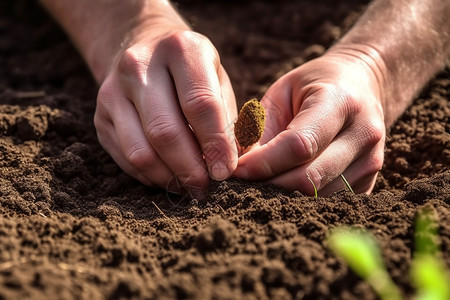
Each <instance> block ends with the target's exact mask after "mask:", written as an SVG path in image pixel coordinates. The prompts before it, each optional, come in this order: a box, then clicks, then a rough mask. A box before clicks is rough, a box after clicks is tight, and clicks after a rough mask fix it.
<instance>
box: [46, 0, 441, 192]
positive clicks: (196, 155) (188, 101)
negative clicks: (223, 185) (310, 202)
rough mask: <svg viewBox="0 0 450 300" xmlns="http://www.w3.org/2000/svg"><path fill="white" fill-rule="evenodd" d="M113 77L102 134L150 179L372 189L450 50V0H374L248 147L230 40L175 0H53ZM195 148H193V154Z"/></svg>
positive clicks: (277, 101) (100, 114)
mask: <svg viewBox="0 0 450 300" xmlns="http://www.w3.org/2000/svg"><path fill="white" fill-rule="evenodd" d="M40 1H41V3H42V4H43V5H44V6H45V7H46V8H47V9H48V11H49V12H50V13H51V14H52V15H53V16H54V17H55V19H56V20H57V21H58V22H59V23H60V24H61V26H62V27H63V28H64V29H65V30H66V32H67V33H68V35H69V36H70V37H71V39H72V40H73V42H74V44H75V45H76V46H77V48H78V50H79V51H80V53H81V54H82V55H83V57H84V59H85V60H86V62H87V64H88V66H89V67H90V69H91V71H92V73H93V75H94V77H95V78H96V80H97V82H98V84H99V85H100V89H99V93H98V98H97V109H96V113H95V119H94V123H95V126H96V129H97V134H98V138H99V141H100V143H101V144H102V146H103V147H104V148H105V150H106V151H107V152H108V153H109V154H110V155H111V156H112V158H113V159H114V160H115V162H116V163H117V164H118V165H119V166H120V167H121V168H122V169H123V170H124V171H125V172H127V173H128V174H130V175H131V176H133V177H134V178H136V179H137V180H139V181H141V182H142V183H144V184H146V185H149V186H156V187H163V188H166V189H168V190H171V191H176V192H180V191H183V189H185V190H187V191H188V192H190V194H191V196H193V197H203V196H202V195H204V194H203V193H202V191H205V190H206V189H207V187H208V184H209V182H210V179H211V178H213V179H216V180H224V179H226V178H229V177H230V176H232V175H234V176H237V177H240V178H243V179H249V180H262V181H266V182H271V183H275V184H278V185H280V186H282V187H284V188H286V189H289V190H300V191H301V192H304V193H307V194H311V195H312V194H313V193H314V191H313V188H312V185H311V183H310V182H309V181H308V178H310V179H311V180H312V181H313V182H314V184H315V185H316V187H317V188H318V190H319V193H320V194H321V195H327V194H329V193H331V192H334V191H336V190H339V189H342V188H343V185H342V182H341V180H340V178H339V177H340V174H344V175H345V178H347V180H348V181H349V183H350V185H351V186H352V187H353V189H354V190H355V192H359V193H370V192H371V190H372V188H373V186H374V183H375V179H376V175H377V172H378V171H379V170H380V168H381V167H382V165H383V155H384V143H385V138H386V128H388V127H389V126H390V125H391V124H392V123H393V122H394V121H395V119H396V118H397V117H398V116H399V115H400V114H401V113H402V112H403V111H404V109H405V108H406V107H407V106H408V104H409V103H410V101H411V100H412V98H413V97H414V96H415V95H416V94H417V92H418V91H419V90H420V89H421V88H422V87H423V86H424V85H425V84H426V82H427V81H428V80H429V79H431V77H432V76H433V75H434V74H435V73H436V72H438V71H439V70H441V69H442V68H443V67H444V65H445V62H446V61H447V60H448V58H449V57H450V33H449V30H450V18H448V16H449V15H450V2H449V1H448V0H374V1H373V2H372V3H371V5H370V6H369V7H368V9H367V10H366V12H365V13H364V14H363V15H362V17H361V18H360V20H359V21H358V22H357V23H356V24H355V26H354V27H353V28H352V29H351V30H350V31H349V32H348V33H347V34H346V35H345V36H344V37H343V38H342V39H341V40H340V41H338V42H337V43H336V44H335V45H334V46H333V47H332V48H330V49H329V50H328V51H327V52H326V53H325V54H324V55H323V56H321V57H319V58H317V59H314V60H312V61H309V62H307V63H305V64H304V65H302V66H300V67H298V68H296V69H294V70H292V71H291V72H289V73H288V74H285V75H284V76H283V77H281V78H280V79H279V80H277V81H276V82H275V83H273V85H272V86H271V87H270V88H269V89H268V91H267V93H266V94H265V95H264V96H263V98H262V100H261V104H262V105H263V106H264V108H265V110H266V127H265V130H264V134H263V136H262V138H261V140H260V142H259V143H258V144H257V145H256V146H253V147H251V148H250V149H249V151H248V152H246V153H245V154H244V155H242V156H241V157H239V158H238V149H237V147H236V143H235V136H234V132H233V130H232V129H231V128H232V126H231V125H232V124H233V123H234V121H235V120H236V117H237V108H236V103H235V98H234V92H233V89H232V87H231V84H230V80H229V78H228V75H227V73H226V71H225V69H224V68H223V66H222V65H221V63H220V57H219V54H218V52H217V50H216V49H215V48H214V46H213V45H212V44H211V42H210V41H209V39H208V38H206V37H205V36H203V35H201V34H198V33H196V32H193V31H192V29H191V28H190V27H189V26H188V25H187V24H186V22H185V21H184V20H183V18H182V17H181V16H180V15H179V14H178V13H177V11H176V10H175V9H174V8H173V7H172V5H171V4H170V2H168V1H166V0H135V1H122V0H98V1H90V0H78V1H69V0H40ZM180 154H182V155H180Z"/></svg>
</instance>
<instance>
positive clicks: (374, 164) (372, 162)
mask: <svg viewBox="0 0 450 300" xmlns="http://www.w3.org/2000/svg"><path fill="white" fill-rule="evenodd" d="M383 162H384V152H383V151H376V152H375V153H374V154H373V155H372V156H371V157H370V159H369V161H368V165H369V166H368V170H369V172H368V173H370V174H374V173H378V172H379V171H380V170H381V169H382V168H383Z"/></svg>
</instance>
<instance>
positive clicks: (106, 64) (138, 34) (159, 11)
mask: <svg viewBox="0 0 450 300" xmlns="http://www.w3.org/2000/svg"><path fill="white" fill-rule="evenodd" d="M142 2H143V4H142V7H141V8H140V9H139V10H135V11H129V12H128V18H127V20H126V21H125V20H119V21H115V20H114V19H115V18H116V17H117V15H116V13H115V12H114V11H113V12H112V13H109V15H108V16H107V17H105V18H104V20H103V22H104V23H103V24H100V26H98V25H99V24H95V25H96V28H100V29H99V30H97V33H92V36H91V37H89V40H87V41H86V43H82V44H81V45H80V46H79V48H80V51H81V53H82V54H83V56H84V57H85V60H86V62H87V64H88V66H89V68H90V69H91V72H92V73H93V75H94V77H95V79H96V81H97V82H98V83H99V84H101V83H102V82H103V80H104V79H105V77H106V76H107V74H108V73H109V71H110V70H111V68H113V67H114V65H115V62H116V60H117V59H118V58H119V57H120V55H121V54H122V53H123V51H125V50H126V49H127V48H129V47H131V46H132V45H134V44H136V43H138V42H139V41H141V40H144V39H145V40H147V41H149V42H152V41H155V40H157V39H158V38H161V37H163V36H165V35H167V34H169V33H170V32H173V31H176V30H190V27H189V26H188V25H187V24H186V22H185V21H184V20H183V18H182V17H181V16H180V15H179V14H178V12H177V11H176V10H175V9H174V8H173V7H172V5H171V4H170V3H169V2H168V1H147V2H146V1H142ZM148 2H150V4H148ZM111 24H114V25H113V26H111ZM93 40H95V42H93Z"/></svg>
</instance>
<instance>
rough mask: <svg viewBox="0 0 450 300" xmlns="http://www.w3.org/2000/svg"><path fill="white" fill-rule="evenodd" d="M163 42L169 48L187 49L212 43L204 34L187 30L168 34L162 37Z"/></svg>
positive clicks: (190, 49)
mask: <svg viewBox="0 0 450 300" xmlns="http://www.w3.org/2000/svg"><path fill="white" fill-rule="evenodd" d="M164 44H165V45H166V46H168V47H169V48H170V49H177V50H189V51H192V50H195V49H199V48H201V47H203V46H204V45H206V44H208V45H212V43H211V42H210V40H209V39H208V38H207V37H205V36H204V35H202V34H199V33H197V32H193V31H188V30H182V31H175V32H173V33H171V34H169V35H168V36H166V38H165V39H164Z"/></svg>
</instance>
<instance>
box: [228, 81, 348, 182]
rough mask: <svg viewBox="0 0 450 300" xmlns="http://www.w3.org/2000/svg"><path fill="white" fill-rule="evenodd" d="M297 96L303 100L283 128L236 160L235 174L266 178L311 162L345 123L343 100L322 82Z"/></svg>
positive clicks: (246, 177)
mask: <svg viewBox="0 0 450 300" xmlns="http://www.w3.org/2000/svg"><path fill="white" fill-rule="evenodd" d="M301 96H302V97H305V98H306V100H305V101H304V102H303V104H302V106H301V107H300V108H294V112H295V110H296V109H299V110H300V112H299V113H298V114H296V115H295V117H294V119H293V120H292V121H291V123H290V124H289V125H288V126H287V128H286V130H284V131H282V132H281V133H280V134H278V135H277V136H275V137H274V138H273V139H272V140H270V141H268V142H267V143H266V144H264V145H262V146H261V147H259V148H256V149H254V150H252V151H250V152H248V153H246V154H245V155H243V156H242V157H241V158H240V159H239V165H238V168H237V170H236V172H235V174H236V175H237V176H238V177H242V178H245V179H251V180H257V179H266V178H270V177H273V176H276V175H277V174H281V173H282V172H285V171H287V170H289V169H291V168H293V167H295V166H298V165H301V164H304V163H306V162H308V161H311V160H312V159H314V158H315V157H316V156H317V155H318V154H319V153H320V152H321V151H322V150H323V149H325V148H326V147H327V146H328V145H329V144H330V143H331V142H332V141H333V139H334V138H335V137H336V135H337V134H338V133H339V132H340V131H341V130H342V129H343V127H344V126H345V125H346V124H345V123H346V121H347V117H346V116H347V115H348V114H349V112H348V111H347V110H346V108H345V102H346V99H345V96H344V94H343V93H342V92H340V91H339V90H337V89H336V88H333V87H331V86H323V85H322V86H321V87H320V88H317V89H316V88H314V89H313V88H311V89H310V90H306V91H305V93H304V95H301ZM296 102H297V101H296Z"/></svg>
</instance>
